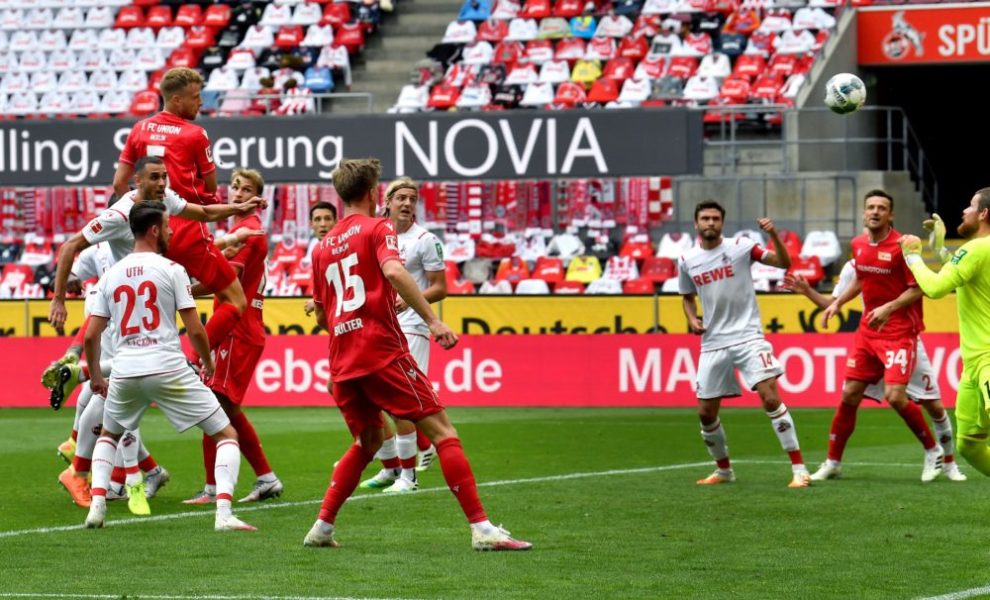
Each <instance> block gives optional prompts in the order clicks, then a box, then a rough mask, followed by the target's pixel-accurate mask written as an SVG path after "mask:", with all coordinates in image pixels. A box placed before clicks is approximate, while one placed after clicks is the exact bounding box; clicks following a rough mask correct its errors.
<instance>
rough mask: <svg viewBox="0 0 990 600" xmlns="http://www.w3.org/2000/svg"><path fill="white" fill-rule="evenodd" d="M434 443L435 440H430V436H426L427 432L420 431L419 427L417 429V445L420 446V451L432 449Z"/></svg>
mask: <svg viewBox="0 0 990 600" xmlns="http://www.w3.org/2000/svg"><path fill="white" fill-rule="evenodd" d="M432 445H433V442H431V441H430V438H428V437H426V434H425V433H423V432H422V431H420V430H419V429H417V430H416V447H417V448H419V451H420V452H425V451H426V450H429V449H430V446H432Z"/></svg>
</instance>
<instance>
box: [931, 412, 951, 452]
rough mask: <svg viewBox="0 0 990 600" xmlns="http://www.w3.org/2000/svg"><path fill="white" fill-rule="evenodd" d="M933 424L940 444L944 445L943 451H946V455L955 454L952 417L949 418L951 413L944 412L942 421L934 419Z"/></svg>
mask: <svg viewBox="0 0 990 600" xmlns="http://www.w3.org/2000/svg"><path fill="white" fill-rule="evenodd" d="M932 425H934V426H935V439H937V440H938V445H939V446H941V447H942V452H944V453H945V456H946V457H949V456H953V455H954V454H955V453H956V444H955V441H954V440H955V438H954V437H953V434H952V419H950V418H949V413H945V414H943V415H942V420H941V421H938V420H936V419H932Z"/></svg>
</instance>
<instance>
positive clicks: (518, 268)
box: [495, 256, 541, 284]
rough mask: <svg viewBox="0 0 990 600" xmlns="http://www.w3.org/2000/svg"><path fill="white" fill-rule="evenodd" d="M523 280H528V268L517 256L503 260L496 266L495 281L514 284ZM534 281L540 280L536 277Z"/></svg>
mask: <svg viewBox="0 0 990 600" xmlns="http://www.w3.org/2000/svg"><path fill="white" fill-rule="evenodd" d="M523 279H529V266H528V265H527V264H526V261H524V260H523V259H521V258H519V257H518V256H513V257H511V258H503V259H502V262H500V263H499V265H498V271H496V272H495V281H508V282H509V283H512V284H516V283H519V282H520V281H522V280H523ZM535 279H541V278H540V277H536V278H535Z"/></svg>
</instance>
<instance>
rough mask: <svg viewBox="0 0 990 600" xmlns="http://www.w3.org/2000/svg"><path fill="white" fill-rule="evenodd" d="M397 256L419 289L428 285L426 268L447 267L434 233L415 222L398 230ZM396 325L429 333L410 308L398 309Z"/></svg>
mask: <svg viewBox="0 0 990 600" xmlns="http://www.w3.org/2000/svg"><path fill="white" fill-rule="evenodd" d="M399 256H400V257H402V262H403V264H404V265H405V267H406V270H407V271H409V274H410V275H412V278H413V279H414V280H415V281H416V285H418V286H419V289H420V290H425V289H426V288H428V287H430V280H429V279H427V278H426V273H427V271H429V272H435V271H444V270H446V268H447V265H445V264H444V262H443V244H442V243H441V242H440V240H439V239H438V238H437V236H435V235H433V234H432V233H430V232H429V231H427V230H426V228H425V227H423V226H421V225H417V224H416V223H413V224H412V226H411V227H409V229H407V230H406V231H405V233H400V234H399ZM399 325H400V326H401V327H402V332H403V333H418V334H420V335H424V336H429V335H430V328H429V327H427V326H426V322H425V321H423V318H422V317H420V316H419V314H418V313H417V312H416V311H414V310H413V309H411V308H410V309H407V310H404V311H402V312H401V313H399Z"/></svg>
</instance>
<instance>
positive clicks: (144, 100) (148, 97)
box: [127, 90, 159, 117]
mask: <svg viewBox="0 0 990 600" xmlns="http://www.w3.org/2000/svg"><path fill="white" fill-rule="evenodd" d="M158 107H159V105H158V92H154V91H151V90H145V91H143V92H138V93H136V94H134V98H133V99H132V100H131V106H130V109H128V111H127V112H128V114H130V115H132V116H135V117H144V116H147V115H150V114H151V113H154V112H158Z"/></svg>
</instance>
